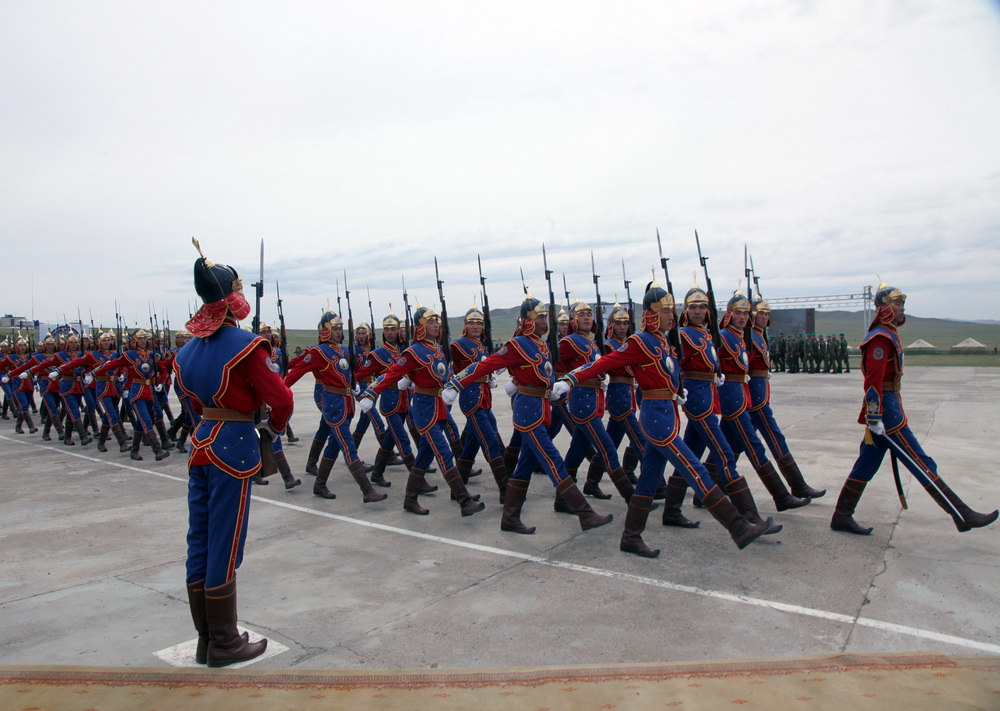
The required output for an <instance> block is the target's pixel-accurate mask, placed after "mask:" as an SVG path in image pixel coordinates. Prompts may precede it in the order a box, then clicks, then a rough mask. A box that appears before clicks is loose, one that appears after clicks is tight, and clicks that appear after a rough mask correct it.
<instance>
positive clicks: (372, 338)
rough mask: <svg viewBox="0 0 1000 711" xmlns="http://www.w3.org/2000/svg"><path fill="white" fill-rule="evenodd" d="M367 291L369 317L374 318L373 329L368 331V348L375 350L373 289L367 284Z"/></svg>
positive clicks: (373, 319)
mask: <svg viewBox="0 0 1000 711" xmlns="http://www.w3.org/2000/svg"><path fill="white" fill-rule="evenodd" d="M365 291H367V292H368V318H370V319H371V320H372V322H371V323H370V324H369V325H370V326H371V330H370V332H369V333H368V350H375V310H374V309H373V308H372V290H371V289H370V288H369V287H367V286H366V287H365Z"/></svg>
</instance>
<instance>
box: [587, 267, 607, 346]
mask: <svg viewBox="0 0 1000 711" xmlns="http://www.w3.org/2000/svg"><path fill="white" fill-rule="evenodd" d="M590 273H591V274H592V275H593V277H594V292H595V293H596V294H597V309H596V310H597V314H596V317H597V334H596V339H595V340H596V341H597V348H598V349H599V351H600V354H601V355H604V306H603V305H602V304H601V287H600V285H599V284H598V283H597V280H598V279H599V278H600V276H601V275H600V274H598V273H597V266H596V265H595V264H594V251H593V250H591V251H590Z"/></svg>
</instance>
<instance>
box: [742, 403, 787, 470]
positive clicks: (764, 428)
mask: <svg viewBox="0 0 1000 711" xmlns="http://www.w3.org/2000/svg"><path fill="white" fill-rule="evenodd" d="M750 421H751V422H752V423H753V426H754V428H755V429H756V430H757V431H758V432H760V435H761V437H763V438H764V443H765V444H766V445H767V448H768V449H770V450H771V455H772V456H773V457H774V458H775V459H781V458H782V457H784V456H785V455H787V454H788V453H789V450H788V444H786V443H785V435H784V433H782V431H781V428H780V427H778V421H777V420H775V419H774V412H773V411H772V410H771V406H770V405H769V404H764V405H762V406H761V407H759V408H757V409H756V410H751V411H750Z"/></svg>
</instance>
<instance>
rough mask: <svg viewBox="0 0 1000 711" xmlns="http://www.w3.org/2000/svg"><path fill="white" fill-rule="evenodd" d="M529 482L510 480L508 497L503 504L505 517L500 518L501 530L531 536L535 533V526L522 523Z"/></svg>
mask: <svg viewBox="0 0 1000 711" xmlns="http://www.w3.org/2000/svg"><path fill="white" fill-rule="evenodd" d="M529 483H530V482H528V481H527V480H525V479H510V480H509V481H508V482H507V495H506V497H504V502H503V515H502V516H501V517H500V530H501V531H511V532H512V533H523V534H524V535H526V536H530V535H531V534H532V533H534V532H535V527H534V526H525V525H524V524H523V523H521V508H522V507H523V506H524V499H525V497H526V496H527V495H528V484H529Z"/></svg>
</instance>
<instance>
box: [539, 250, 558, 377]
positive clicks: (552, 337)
mask: <svg viewBox="0 0 1000 711" xmlns="http://www.w3.org/2000/svg"><path fill="white" fill-rule="evenodd" d="M542 265H543V266H544V267H545V283H546V284H548V286H549V338H548V341H549V356H550V357H551V358H552V372H553V373H555V369H556V363H558V362H559V329H558V328H557V327H556V295H555V292H553V291H552V270H551V269H549V258H548V255H546V254H545V243H544V242H542Z"/></svg>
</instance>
